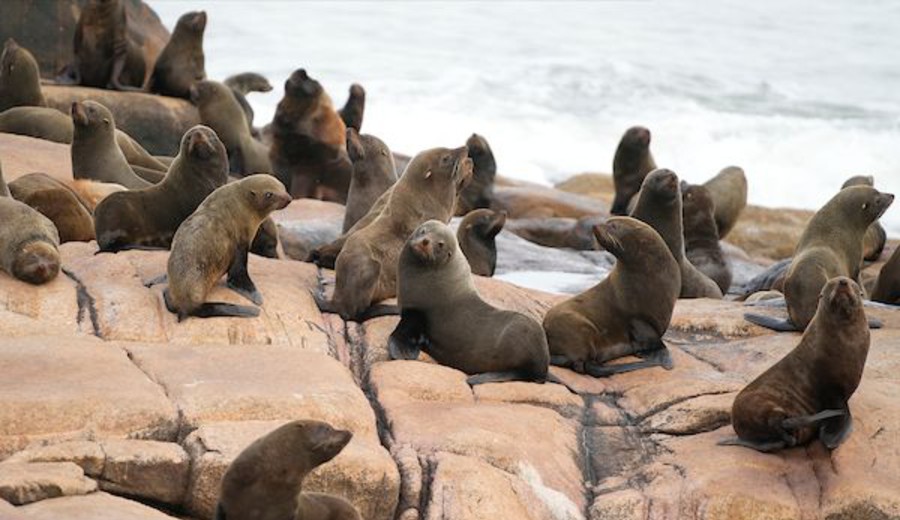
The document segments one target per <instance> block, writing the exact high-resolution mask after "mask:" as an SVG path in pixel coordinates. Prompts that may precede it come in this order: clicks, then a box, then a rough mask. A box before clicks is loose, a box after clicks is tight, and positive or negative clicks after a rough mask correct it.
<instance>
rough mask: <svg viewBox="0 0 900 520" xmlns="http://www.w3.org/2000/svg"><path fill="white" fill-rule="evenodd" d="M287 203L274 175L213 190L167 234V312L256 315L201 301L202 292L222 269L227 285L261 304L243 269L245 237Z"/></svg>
mask: <svg viewBox="0 0 900 520" xmlns="http://www.w3.org/2000/svg"><path fill="white" fill-rule="evenodd" d="M290 202H291V197H290V195H288V193H287V191H285V189H284V186H283V185H282V184H281V183H280V182H279V181H278V179H276V178H275V177H273V176H271V175H267V174H264V173H262V174H257V175H251V176H249V177H245V178H243V179H241V180H239V181H236V182H232V183H229V184H226V185H224V186H222V187H220V188H218V189H216V191H214V192H212V194H210V195H209V197H207V198H206V200H204V201H203V203H202V204H200V207H198V208H197V210H196V211H195V212H194V213H193V214H192V215H191V216H190V217H188V218H187V220H185V221H184V222H183V223H182V224H181V226H179V227H178V231H176V232H175V237H174V238H173V239H172V253H171V254H170V255H169V262H168V266H167V278H168V281H169V286H168V288H167V289H166V290H165V291H164V293H163V295H164V297H165V302H166V308H167V309H169V312H172V313H174V314H177V315H178V321H181V320H183V319H185V318H187V317H188V316H197V317H201V318H208V317H212V316H243V317H252V316H258V315H259V309H257V308H253V307H248V306H243V305H234V304H229V303H212V302H206V296H207V295H208V294H209V291H210V290H212V288H213V286H214V285H215V284H216V283H217V282H218V281H219V279H220V278H221V277H222V275H225V274H227V275H228V287H230V288H231V289H233V290H234V291H235V292H237V293H239V294H241V295H243V296H245V297H246V298H248V299H249V300H250V301H252V302H253V303H255V304H257V305H262V295H261V294H260V293H259V291H258V290H257V289H256V285H255V284H254V283H253V280H251V279H250V275H249V273H248V272H247V254H248V252H249V248H250V242H251V241H252V240H253V237H254V235H256V233H257V230H258V229H259V225H260V223H261V222H262V221H263V220H264V219H265V218H266V217H268V216H269V214H270V213H271V212H272V211H275V210H277V209H282V208H284V207H285V206H287V205H288V204H289V203H290Z"/></svg>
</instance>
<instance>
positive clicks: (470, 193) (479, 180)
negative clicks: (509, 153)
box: [456, 134, 497, 217]
mask: <svg viewBox="0 0 900 520" xmlns="http://www.w3.org/2000/svg"><path fill="white" fill-rule="evenodd" d="M466 146H467V147H468V148H469V158H470V159H472V164H473V166H474V171H473V173H472V181H471V182H469V184H468V185H467V186H466V187H465V188H463V190H462V192H461V193H460V194H459V200H457V202H456V216H458V217H461V216H463V215H466V214H467V213H469V212H470V211H472V210H475V209H478V208H489V207H491V204H492V203H493V201H494V180H495V178H496V177H497V161H496V160H495V159H494V152H493V151H492V150H491V145H489V144H488V142H487V139H485V138H484V137H482V136H480V135H478V134H472V135H471V136H469V138H468V139H467V140H466Z"/></svg>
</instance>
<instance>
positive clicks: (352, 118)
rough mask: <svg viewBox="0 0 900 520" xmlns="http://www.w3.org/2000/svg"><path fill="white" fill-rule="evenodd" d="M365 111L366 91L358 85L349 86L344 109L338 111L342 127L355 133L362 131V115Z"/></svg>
mask: <svg viewBox="0 0 900 520" xmlns="http://www.w3.org/2000/svg"><path fill="white" fill-rule="evenodd" d="M365 110H366V89H364V88H363V87H362V85H360V84H358V83H354V84H352V85H350V95H349V96H348V97H347V102H346V103H344V108H342V109H340V110H339V111H338V114H340V116H341V119H342V120H343V121H344V125H346V126H347V128H353V129H354V130H356V131H357V132H361V131H362V122H363V113H365Z"/></svg>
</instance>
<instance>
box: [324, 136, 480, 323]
mask: <svg viewBox="0 0 900 520" xmlns="http://www.w3.org/2000/svg"><path fill="white" fill-rule="evenodd" d="M471 175H472V160H471V159H469V158H468V156H467V154H466V147H465V146H463V147H461V148H457V149H455V150H451V149H448V148H432V149H431V150H426V151H424V152H421V153H419V154H418V155H416V157H415V158H413V160H412V161H411V162H410V163H409V166H407V168H406V171H405V172H403V175H402V176H401V177H400V179H399V180H398V181H397V183H396V184H394V186H393V188H391V191H390V192H388V193H389V196H388V198H387V201H386V204H385V205H384V207H383V208H381V211H380V212H379V213H378V214H377V217H375V218H374V220H372V221H371V223H370V224H368V225H366V226H365V227H363V228H361V229H358V230H357V231H355V232H353V233H352V234H350V236H349V237H348V238H347V241H346V243H345V244H344V247H343V249H342V250H341V252H340V254H339V255H338V257H337V262H336V264H335V267H336V272H335V290H334V301H333V302H331V303H330V304H324V305H323V304H322V303H323V302H320V308H322V309H323V310H326V311H332V312H337V313H338V314H340V315H341V317H343V318H344V319H345V320H350V319H354V320H363V319H366V318H367V317H370V316H369V315H367V314H366V311H367V309H369V307H370V306H371V305H372V304H373V303H375V302H379V301H381V300H384V299H386V298H392V297H394V296H396V294H397V259H398V258H399V257H400V251H401V250H402V249H403V244H404V243H405V242H406V239H407V238H409V235H410V234H411V233H412V232H413V231H415V229H416V228H417V227H419V225H421V224H422V223H423V222H425V221H427V220H432V219H433V220H440V221H442V222H447V221H449V220H450V217H451V216H452V215H453V205H454V202H455V200H456V197H457V195H458V194H459V190H460V189H462V187H463V186H465V183H466V182H468V180H469V178H470V177H471ZM374 210H375V208H373V211H374Z"/></svg>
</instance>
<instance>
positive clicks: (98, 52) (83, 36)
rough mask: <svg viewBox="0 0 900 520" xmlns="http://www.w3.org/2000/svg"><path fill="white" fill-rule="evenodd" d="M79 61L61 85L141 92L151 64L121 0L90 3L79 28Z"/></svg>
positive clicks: (82, 12)
mask: <svg viewBox="0 0 900 520" xmlns="http://www.w3.org/2000/svg"><path fill="white" fill-rule="evenodd" d="M74 44H75V47H74V52H75V61H74V63H73V64H72V66H71V67H70V68H69V71H68V73H67V74H64V75H62V76H60V77H59V78H57V82H59V83H68V84H75V85H83V86H85V87H96V88H109V89H113V90H140V88H141V86H142V85H143V84H144V76H145V75H146V72H147V64H146V62H145V61H144V53H143V52H142V50H141V48H140V46H139V45H138V44H137V43H136V42H135V41H134V40H133V39H132V36H131V35H130V34H129V30H128V16H127V14H126V10H125V5H124V4H122V2H121V0H88V2H87V3H86V4H85V5H84V7H83V8H82V10H81V16H80V17H79V18H78V23H77V24H76V26H75V40H74Z"/></svg>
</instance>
